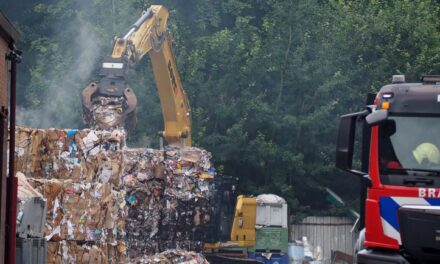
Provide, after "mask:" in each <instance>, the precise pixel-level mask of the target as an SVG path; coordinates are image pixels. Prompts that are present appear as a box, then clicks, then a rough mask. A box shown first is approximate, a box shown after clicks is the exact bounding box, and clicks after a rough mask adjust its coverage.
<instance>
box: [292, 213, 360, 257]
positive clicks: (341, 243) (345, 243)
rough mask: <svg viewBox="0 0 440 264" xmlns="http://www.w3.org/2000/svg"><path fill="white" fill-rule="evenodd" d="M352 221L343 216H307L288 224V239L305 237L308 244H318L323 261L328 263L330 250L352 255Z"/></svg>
mask: <svg viewBox="0 0 440 264" xmlns="http://www.w3.org/2000/svg"><path fill="white" fill-rule="evenodd" d="M353 224H354V221H353V220H352V219H350V218H345V217H330V216H325V217H316V216H309V217H306V218H305V219H303V221H302V222H300V223H297V224H293V225H291V226H290V236H289V238H290V241H293V240H301V238H302V237H303V236H306V237H307V240H308V242H309V244H311V245H313V246H314V247H316V246H320V247H321V249H322V252H323V257H324V259H325V260H326V261H325V263H330V258H331V252H332V250H339V251H342V252H344V253H346V254H348V255H353V251H354V244H355V242H356V239H357V234H355V233H351V232H350V231H351V229H352V227H353Z"/></svg>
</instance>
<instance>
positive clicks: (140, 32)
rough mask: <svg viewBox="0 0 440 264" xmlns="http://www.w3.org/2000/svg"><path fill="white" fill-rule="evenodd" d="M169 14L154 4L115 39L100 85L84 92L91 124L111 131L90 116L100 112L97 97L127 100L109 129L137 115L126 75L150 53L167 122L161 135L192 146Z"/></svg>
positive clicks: (170, 142) (134, 98)
mask: <svg viewBox="0 0 440 264" xmlns="http://www.w3.org/2000/svg"><path fill="white" fill-rule="evenodd" d="M168 15H169V14H168V11H167V10H166V8H165V7H163V6H161V5H152V6H151V7H150V8H148V10H147V11H145V12H144V13H143V14H142V16H141V17H140V18H139V19H138V20H137V21H136V22H135V23H134V24H133V25H132V26H131V28H130V30H129V31H128V32H127V34H126V35H125V36H124V37H122V38H115V44H114V47H113V52H112V55H111V58H107V59H106V60H105V61H104V63H103V64H102V69H101V76H102V79H101V82H100V83H99V84H94V83H92V84H90V85H89V86H88V87H87V88H86V89H85V90H84V91H83V105H84V109H85V113H86V115H85V116H86V117H87V116H89V119H88V120H89V121H90V122H91V123H93V121H95V125H98V127H99V126H100V127H101V128H108V127H106V126H105V124H106V123H108V122H102V121H100V120H99V119H100V117H99V116H97V115H96V114H95V115H93V114H90V113H93V110H94V109H97V108H96V107H95V108H94V103H93V102H98V105H99V100H97V99H96V98H100V97H104V98H105V97H121V98H123V99H125V102H124V103H123V104H122V106H123V107H122V113H121V116H122V117H119V118H113V119H111V120H112V121H113V123H111V124H110V127H117V126H124V124H123V123H124V122H125V123H127V119H126V118H124V117H127V116H129V115H130V113H134V111H135V108H136V103H137V99H136V96H135V95H134V93H133V91H132V90H131V89H130V88H128V86H127V82H126V73H127V70H128V69H129V68H130V67H133V66H134V65H136V63H137V62H138V61H140V60H141V59H142V58H143V57H144V56H145V55H146V54H147V53H148V54H149V55H150V59H151V64H152V66H153V74H154V78H155V82H156V88H157V91H158V94H159V98H160V104H161V107H162V114H163V119H164V130H163V131H161V132H160V135H161V136H163V137H164V138H165V139H166V141H167V142H168V144H169V145H174V146H191V110H190V107H189V103H188V98H187V96H186V94H185V91H184V90H183V86H182V82H181V80H180V75H179V72H178V71H177V64H176V60H175V57H174V54H173V51H172V48H171V43H172V37H171V34H170V32H169V31H168V29H167V20H168ZM94 98H95V99H94ZM95 112H96V111H95ZM87 114H88V115H87ZM90 116H91V117H90ZM101 119H103V118H101ZM108 119H110V118H108ZM115 120H116V121H115ZM86 122H87V118H86ZM102 123H104V125H102ZM100 124H101V125H100ZM92 125H93V124H92ZM126 129H127V130H130V129H131V128H130V127H126Z"/></svg>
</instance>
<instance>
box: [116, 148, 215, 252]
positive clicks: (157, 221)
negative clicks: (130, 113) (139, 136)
mask: <svg viewBox="0 0 440 264" xmlns="http://www.w3.org/2000/svg"><path fill="white" fill-rule="evenodd" d="M124 154H125V156H124V162H125V166H124V171H123V175H122V179H123V184H124V187H125V191H126V194H127V198H126V200H127V205H128V217H127V220H126V231H127V248H128V249H127V251H128V257H129V258H130V259H134V258H136V257H139V256H144V255H152V254H154V253H157V252H161V251H164V250H167V249H175V248H181V249H187V250H201V249H202V247H203V240H205V237H204V235H206V234H207V233H206V232H202V230H203V228H204V227H205V226H206V225H208V224H210V220H211V213H212V206H211V204H210V199H211V195H212V191H211V188H212V182H211V181H210V180H209V178H208V179H207V178H205V177H206V175H210V176H211V178H212V177H214V175H215V171H214V170H213V168H212V165H211V163H210V153H209V152H207V151H205V150H202V149H198V148H185V149H178V148H173V147H167V148H166V149H165V150H163V151H157V150H151V149H131V150H126V151H125V152H124ZM140 161H141V162H140ZM203 174H205V177H201V175H203Z"/></svg>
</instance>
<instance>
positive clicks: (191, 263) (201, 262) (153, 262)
mask: <svg viewBox="0 0 440 264" xmlns="http://www.w3.org/2000/svg"><path fill="white" fill-rule="evenodd" d="M130 263H139V264H157V263H160V264H174V263H180V264H209V262H208V261H207V260H206V259H205V257H203V256H202V255H201V254H198V253H196V252H193V251H186V250H179V249H172V250H166V251H164V252H161V253H157V254H154V255H151V256H143V257H137V258H135V259H133V260H131V261H130Z"/></svg>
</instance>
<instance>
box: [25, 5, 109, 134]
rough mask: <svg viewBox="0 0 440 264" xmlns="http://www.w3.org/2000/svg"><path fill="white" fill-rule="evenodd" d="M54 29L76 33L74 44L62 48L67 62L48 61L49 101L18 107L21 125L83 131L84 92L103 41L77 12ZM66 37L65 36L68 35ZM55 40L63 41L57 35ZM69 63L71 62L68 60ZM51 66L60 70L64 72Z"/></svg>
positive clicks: (47, 98)
mask: <svg viewBox="0 0 440 264" xmlns="http://www.w3.org/2000/svg"><path fill="white" fill-rule="evenodd" d="M64 23H65V24H63V25H62V30H60V25H56V26H58V28H54V31H53V32H58V33H56V34H66V32H74V34H73V35H72V36H71V40H72V42H71V44H70V45H68V46H66V47H59V48H60V54H59V55H60V56H63V55H65V54H74V56H66V61H63V62H61V65H60V63H58V64H57V62H54V63H53V62H51V61H49V60H48V61H47V62H46V65H45V67H47V71H46V72H45V73H44V77H45V78H46V80H49V81H48V83H49V86H48V87H47V90H46V91H45V95H46V96H45V99H44V101H43V102H42V103H40V104H39V107H37V108H32V109H29V108H27V109H26V110H25V109H24V108H17V124H19V125H24V126H30V127H38V128H49V127H58V128H67V127H69V128H79V127H80V126H82V120H81V117H82V103H81V96H80V95H81V91H82V89H83V88H85V86H86V85H87V84H88V82H90V79H91V77H92V74H93V70H94V69H95V67H96V65H97V64H96V63H97V61H98V59H99V56H100V45H99V43H100V41H101V40H100V39H99V38H98V35H97V32H95V31H94V29H95V28H96V27H95V25H92V24H91V23H90V22H89V21H87V20H86V19H84V17H83V16H82V15H81V12H77V13H76V16H74V17H73V19H72V20H71V21H64ZM64 37H65V36H64ZM53 39H60V38H57V36H54V37H53ZM67 60H69V61H67ZM60 66H61V67H60ZM51 67H58V68H61V69H56V70H54V68H52V69H51Z"/></svg>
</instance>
